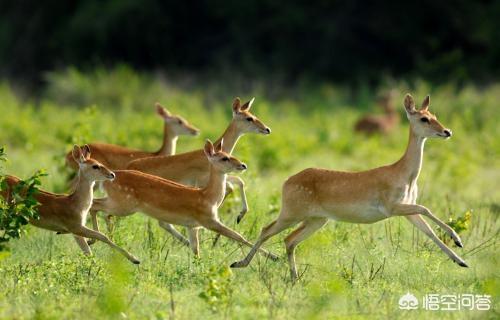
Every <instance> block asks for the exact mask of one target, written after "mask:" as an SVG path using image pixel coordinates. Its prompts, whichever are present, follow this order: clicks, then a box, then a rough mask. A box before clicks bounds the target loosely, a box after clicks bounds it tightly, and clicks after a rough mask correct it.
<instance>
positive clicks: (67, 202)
mask: <svg viewBox="0 0 500 320" xmlns="http://www.w3.org/2000/svg"><path fill="white" fill-rule="evenodd" d="M72 156H73V158H74V161H75V162H76V163H78V166H79V169H78V177H77V180H78V181H77V184H76V187H75V190H74V191H73V193H71V194H69V195H61V194H54V193H51V192H47V191H42V190H40V191H39V192H38V193H37V194H36V195H35V198H36V200H37V201H38V202H39V203H40V205H39V206H38V207H37V210H38V213H39V219H32V220H30V221H29V223H30V224H32V225H34V226H36V227H39V228H42V229H46V230H50V231H55V232H57V233H58V234H64V233H71V234H73V236H74V238H75V240H76V242H77V243H78V245H79V246H80V248H81V249H82V251H83V253H84V254H86V255H90V254H91V253H92V251H91V250H90V247H89V245H88V244H87V241H86V240H85V238H90V239H95V240H100V241H102V242H105V243H107V244H108V245H109V246H111V247H112V248H113V249H115V250H117V251H119V252H120V253H121V254H123V255H124V256H125V257H126V258H127V259H128V260H130V261H131V262H133V263H135V264H138V263H139V260H138V259H137V258H136V257H134V256H133V255H131V254H130V253H129V252H127V251H126V250H125V249H122V248H121V247H119V246H117V245H116V244H115V243H114V242H112V241H111V240H110V239H109V238H108V237H107V236H105V235H104V234H102V233H101V232H99V231H96V230H92V229H89V228H87V227H86V226H85V221H86V220H87V214H88V212H89V209H90V207H91V205H92V198H93V187H94V184H95V182H96V181H112V180H113V179H114V178H115V174H114V173H113V172H112V171H110V170H109V169H108V168H106V167H105V166H104V165H102V164H101V163H99V162H98V161H96V160H94V159H92V158H91V157H90V148H89V146H87V145H85V146H84V147H83V149H81V148H80V147H79V146H76V145H75V146H74V147H73V151H72ZM6 182H7V185H8V188H7V191H5V192H2V193H1V195H2V196H3V197H4V198H5V199H6V200H7V201H11V199H10V197H11V195H10V194H11V191H10V190H12V188H13V186H14V185H16V184H17V183H18V182H19V178H17V177H14V176H7V177H6Z"/></svg>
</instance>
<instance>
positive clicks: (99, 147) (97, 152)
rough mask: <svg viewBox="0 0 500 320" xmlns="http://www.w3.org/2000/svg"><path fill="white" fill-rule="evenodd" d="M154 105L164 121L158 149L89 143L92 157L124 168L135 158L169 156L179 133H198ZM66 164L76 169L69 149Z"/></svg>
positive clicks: (184, 121) (107, 165)
mask: <svg viewBox="0 0 500 320" xmlns="http://www.w3.org/2000/svg"><path fill="white" fill-rule="evenodd" d="M155 106H156V112H157V113H158V115H160V117H162V119H163V122H164V125H163V126H164V128H163V143H162V145H161V147H160V149H159V150H158V151H156V152H146V151H140V150H133V149H129V148H126V147H122V146H118V145H114V144H107V143H91V144H89V146H90V148H91V150H92V157H93V158H94V159H95V160H97V161H99V162H100V163H102V164H103V165H105V166H106V167H108V168H110V169H111V170H116V169H125V168H126V166H127V164H128V163H129V162H130V161H133V160H136V159H140V158H145V157H154V156H171V155H173V154H175V149H176V146H177V139H178V138H179V136H180V135H190V136H196V135H198V134H199V133H200V130H198V129H197V128H195V127H194V126H192V125H191V124H189V123H188V122H187V121H186V120H184V119H183V118H182V117H180V116H177V115H173V114H171V113H170V112H168V111H167V109H165V108H164V107H162V106H161V105H160V104H159V103H156V105H155ZM66 164H67V165H68V166H69V167H71V168H72V169H75V170H77V169H78V163H77V162H76V161H74V160H73V156H72V154H71V151H70V152H68V154H66Z"/></svg>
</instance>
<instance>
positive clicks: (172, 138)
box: [156, 122, 178, 156]
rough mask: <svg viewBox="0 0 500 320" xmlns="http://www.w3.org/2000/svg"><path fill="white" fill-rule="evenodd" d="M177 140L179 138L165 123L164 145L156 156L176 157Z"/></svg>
mask: <svg viewBox="0 0 500 320" xmlns="http://www.w3.org/2000/svg"><path fill="white" fill-rule="evenodd" d="M177 138H178V136H177V135H175V133H174V132H172V130H171V129H170V128H169V126H168V124H167V123H166V122H165V123H164V124H163V143H162V145H161V148H160V150H158V151H157V152H156V154H157V155H161V156H171V155H174V154H175V148H176V147H177Z"/></svg>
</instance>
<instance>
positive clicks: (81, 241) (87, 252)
mask: <svg viewBox="0 0 500 320" xmlns="http://www.w3.org/2000/svg"><path fill="white" fill-rule="evenodd" d="M73 236H74V237H75V241H76V243H77V244H78V246H79V247H80V249H82V251H83V254H85V255H86V256H90V255H91V254H92V250H90V247H89V244H88V243H87V240H86V239H85V238H84V237H80V236H77V235H73Z"/></svg>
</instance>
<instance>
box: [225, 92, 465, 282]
mask: <svg viewBox="0 0 500 320" xmlns="http://www.w3.org/2000/svg"><path fill="white" fill-rule="evenodd" d="M429 103H430V97H429V96H427V97H426V98H425V100H424V102H423V104H422V107H421V109H420V110H417V109H415V103H414V101H413V98H412V96H411V95H409V94H407V95H406V97H405V99H404V107H405V109H406V115H407V117H408V120H409V122H410V138H409V143H408V147H407V149H406V152H405V154H404V155H403V157H402V158H401V159H400V160H399V161H397V162H395V163H393V164H391V165H388V166H383V167H379V168H375V169H372V170H368V171H362V172H340V171H331V170H325V169H316V168H309V169H306V170H304V171H301V172H299V173H297V174H296V175H294V176H291V177H290V178H288V180H287V181H286V182H285V183H284V185H283V190H282V208H281V212H280V215H279V217H278V218H277V219H276V220H275V221H273V222H272V223H270V224H269V225H268V226H266V227H264V228H263V229H262V233H261V234H260V237H259V239H258V241H257V242H256V243H255V245H254V247H253V248H252V250H251V251H250V252H249V253H248V255H247V256H246V258H244V259H243V260H241V261H239V262H235V263H233V264H232V265H231V267H233V268H240V267H246V266H247V265H248V264H249V263H250V261H251V260H252V258H253V256H254V255H255V251H256V250H257V249H259V248H260V246H261V245H262V244H263V243H264V242H265V241H266V240H267V239H269V238H270V237H272V236H273V235H275V234H277V233H279V232H281V231H283V230H284V229H286V228H289V227H292V226H294V225H296V224H297V223H299V222H301V225H300V226H299V227H298V228H297V229H296V230H295V231H293V232H292V233H291V234H290V235H289V236H288V237H287V238H286V239H285V246H286V251H287V255H288V262H289V265H290V272H291V277H292V279H293V280H296V279H297V270H296V267H295V248H296V247H297V245H298V244H299V243H300V242H302V241H304V240H305V239H306V238H308V237H310V236H311V235H312V234H313V233H314V232H316V231H317V230H318V229H320V228H321V227H322V226H324V225H325V224H326V222H327V221H328V220H329V219H333V220H338V221H345V222H352V223H374V222H377V221H380V220H383V219H386V218H390V217H394V216H404V217H406V218H407V219H408V220H409V221H410V222H411V223H412V224H413V225H414V226H415V227H417V228H418V229H420V230H421V231H422V232H423V233H425V234H426V235H427V236H428V237H430V238H431V239H432V240H433V241H434V242H435V243H436V244H437V245H438V246H439V247H440V248H441V250H442V251H444V253H446V254H447V255H448V256H449V257H450V258H451V259H452V260H453V261H454V262H456V263H458V264H459V265H460V266H462V267H467V264H466V263H465V261H464V260H463V259H462V258H460V257H459V256H458V255H457V254H456V253H455V252H453V251H452V250H451V249H450V248H448V247H447V246H446V245H445V244H444V243H443V242H442V241H441V240H440V239H439V238H438V237H437V236H436V234H435V233H434V231H433V230H432V229H431V227H430V226H429V224H427V222H426V221H425V220H424V219H423V217H427V218H428V219H430V220H432V221H433V222H435V223H436V224H437V225H438V226H440V227H441V228H442V229H444V230H445V231H446V233H447V234H448V235H450V236H451V237H452V238H453V240H454V241H455V244H456V245H457V246H459V247H462V242H461V240H460V237H459V236H458V234H457V233H456V232H455V231H454V230H453V229H452V228H450V227H449V226H448V225H447V224H446V223H444V222H443V221H441V220H440V219H439V218H438V217H436V216H435V215H434V214H433V213H432V212H431V211H430V210H429V209H428V208H426V207H424V206H422V205H418V204H417V193H418V191H417V190H418V189H417V179H418V176H419V173H420V170H421V167H422V156H423V150H424V143H425V141H426V139H427V138H437V137H439V138H444V139H447V138H449V137H451V130H449V129H446V128H444V127H443V125H442V124H441V123H439V121H438V120H437V119H436V116H434V115H433V114H432V113H430V112H429V110H428V108H429Z"/></svg>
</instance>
